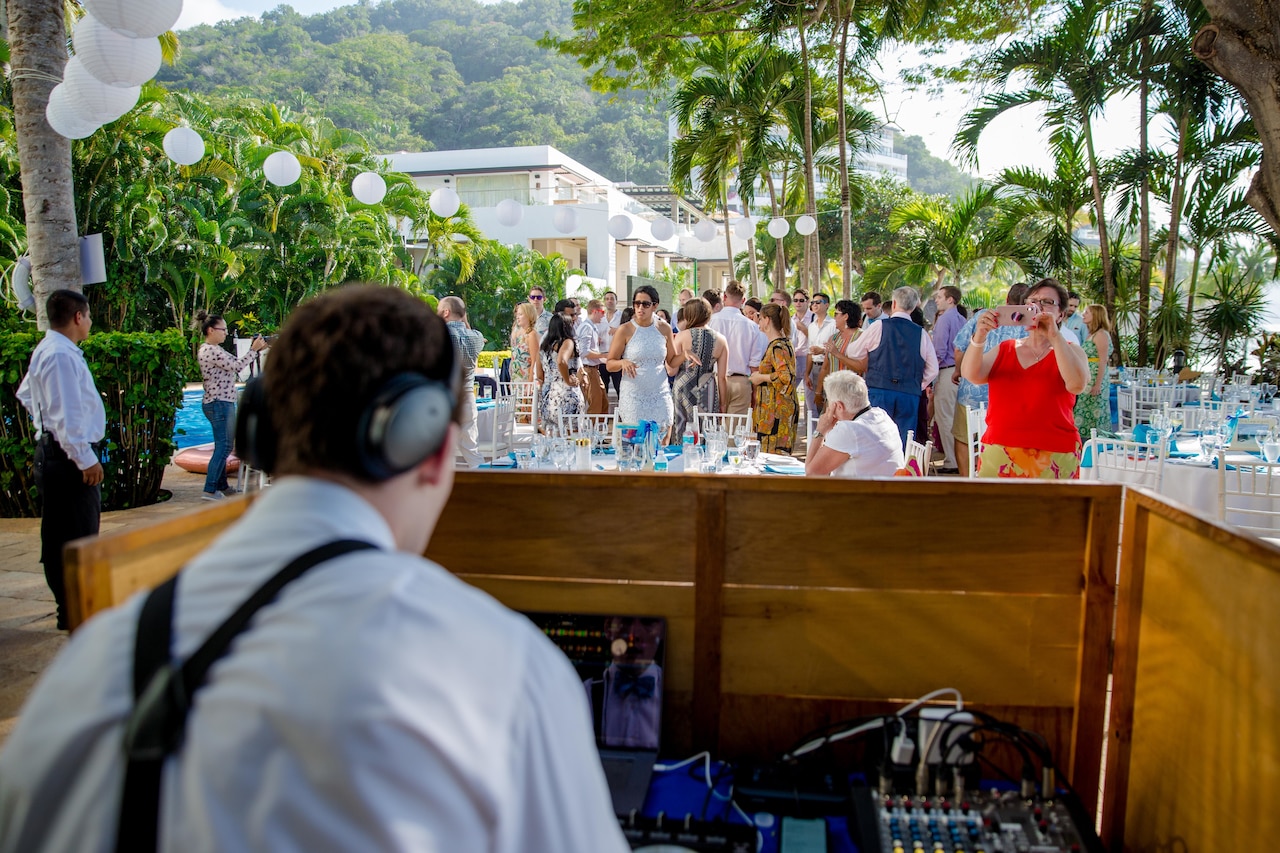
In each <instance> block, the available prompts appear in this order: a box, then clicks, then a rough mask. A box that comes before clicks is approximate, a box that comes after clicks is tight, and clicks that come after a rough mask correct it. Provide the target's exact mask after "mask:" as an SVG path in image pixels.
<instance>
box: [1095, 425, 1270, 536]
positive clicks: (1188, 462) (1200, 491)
mask: <svg viewBox="0 0 1280 853" xmlns="http://www.w3.org/2000/svg"><path fill="white" fill-rule="evenodd" d="M1178 449H1179V450H1181V451H1190V452H1195V451H1197V450H1198V442H1197V441H1196V440H1195V439H1182V440H1181V441H1180V442H1179V443H1178ZM1101 456H1102V458H1103V460H1105V459H1106V454H1101ZM1259 461H1261V460H1259V458H1258V457H1257V456H1254V455H1252V454H1249V453H1238V452H1228V453H1227V464H1228V465H1229V466H1241V465H1251V464H1253V463H1255V462H1259ZM1097 475H1098V479H1100V480H1103V481H1104V482H1112V483H1126V484H1128V485H1141V486H1146V487H1148V488H1150V486H1151V484H1150V483H1149V482H1144V479H1145V478H1144V477H1143V475H1142V473H1141V472H1135V471H1123V470H1117V469H1116V468H1112V467H1106V466H1100V467H1099V468H1098V469H1097ZM1232 477H1239V471H1233V470H1231V468H1230V467H1229V468H1228V469H1227V478H1228V479H1230V478H1232ZM1160 494H1161V495H1163V496H1164V497H1166V498H1168V499H1169V500H1171V501H1176V502H1178V503H1180V504H1183V505H1185V506H1188V507H1190V508H1191V509H1194V510H1198V511H1199V512H1201V513H1202V514H1204V515H1206V516H1208V517H1210V518H1217V517H1218V509H1219V506H1220V498H1221V495H1222V484H1221V480H1220V479H1219V476H1218V469H1217V468H1215V467H1213V466H1212V465H1210V464H1205V463H1204V462H1200V461H1197V460H1193V459H1169V460H1166V462H1165V465H1164V479H1163V482H1162V483H1161V486H1160ZM1232 502H1233V503H1234V504H1237V505H1239V506H1247V507H1251V508H1255V509H1266V508H1271V509H1274V508H1277V507H1280V495H1277V496H1275V497H1273V498H1270V499H1267V498H1242V497H1235V498H1232ZM1259 518H1261V517H1260V516H1254V515H1238V514H1236V513H1233V512H1230V511H1228V512H1227V518H1226V521H1227V523H1228V524H1249V525H1252V526H1259V525H1260V522H1259ZM1274 524H1275V529H1276V530H1278V531H1280V519H1277V520H1276V521H1275V522H1274Z"/></svg>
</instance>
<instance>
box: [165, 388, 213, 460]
mask: <svg viewBox="0 0 1280 853" xmlns="http://www.w3.org/2000/svg"><path fill="white" fill-rule="evenodd" d="M202 399H204V391H201V390H200V389H198V388H197V389H196V390H194V391H183V392H182V406H181V408H179V409H178V413H177V416H176V417H175V418H174V422H173V440H174V442H175V443H176V444H177V445H178V449H179V450H181V449H183V448H185V447H194V446H195V445H197V444H208V443H209V442H211V441H213V428H212V427H210V426H209V419H208V418H206V417H205V416H204V410H203V409H202V408H200V401H201V400H202Z"/></svg>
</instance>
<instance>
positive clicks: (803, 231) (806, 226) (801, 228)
mask: <svg viewBox="0 0 1280 853" xmlns="http://www.w3.org/2000/svg"><path fill="white" fill-rule="evenodd" d="M817 230H818V220H816V219H814V218H813V217H812V216H810V215H809V214H807V213H806V214H805V215H804V216H801V217H800V218H799V219H797V220H796V233H797V234H800V235H801V236H804V237H808V236H809V235H810V234H812V233H813V232H814V231H817Z"/></svg>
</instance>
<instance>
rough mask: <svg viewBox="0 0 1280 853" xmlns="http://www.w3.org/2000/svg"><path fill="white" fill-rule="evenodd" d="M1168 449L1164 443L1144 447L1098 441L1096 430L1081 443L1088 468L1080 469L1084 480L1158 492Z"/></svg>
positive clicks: (1142, 444) (1119, 440) (1137, 444)
mask: <svg viewBox="0 0 1280 853" xmlns="http://www.w3.org/2000/svg"><path fill="white" fill-rule="evenodd" d="M1167 457H1168V446H1167V445H1166V444H1164V443H1162V442H1161V443H1156V444H1144V443H1142V442H1140V441H1125V440H1123V439H1119V438H1100V437H1099V436H1098V431H1097V430H1096V429H1095V430H1092V431H1091V432H1090V438H1089V441H1088V442H1087V443H1086V444H1085V451H1084V458H1085V459H1088V460H1089V463H1090V464H1089V467H1088V468H1083V469H1082V470H1083V471H1084V472H1085V473H1084V475H1083V476H1084V477H1085V479H1089V480H1104V481H1107V482H1112V483H1124V484H1125V485H1130V486H1145V487H1147V488H1149V489H1152V490H1153V491H1157V492H1158V491H1160V487H1161V485H1162V484H1163V483H1164V463H1165V460H1166V459H1167Z"/></svg>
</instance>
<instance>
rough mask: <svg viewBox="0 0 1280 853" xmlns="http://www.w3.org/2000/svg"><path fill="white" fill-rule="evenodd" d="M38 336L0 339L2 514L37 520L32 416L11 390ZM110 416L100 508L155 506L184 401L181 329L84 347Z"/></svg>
mask: <svg viewBox="0 0 1280 853" xmlns="http://www.w3.org/2000/svg"><path fill="white" fill-rule="evenodd" d="M38 341H39V338H38V336H36V335H34V334H30V333H25V332H19V333H13V334H8V335H2V334H0V385H2V386H3V388H2V389H0V390H3V391H6V392H8V393H3V394H0V515H4V516H6V517H14V516H24V517H33V516H36V515H39V503H38V500H37V498H36V493H35V479H34V477H33V474H32V470H31V461H32V456H33V454H34V451H35V441H34V435H33V429H32V426H31V418H30V417H29V416H28V414H27V412H26V410H25V409H23V408H22V405H21V404H20V403H18V401H17V399H16V397H15V396H14V394H15V392H16V391H17V389H18V385H19V384H20V383H21V382H22V377H23V376H24V375H26V372H27V366H28V364H29V363H30V361H31V352H32V350H34V349H35V345H36V343H38ZM83 349H84V353H85V359H86V360H87V361H88V363H89V370H90V371H91V372H92V373H93V378H94V381H95V383H96V384H97V386H98V391H99V392H100V393H101V394H102V398H103V404H104V406H105V407H106V413H107V434H106V441H107V462H106V464H105V465H103V468H104V469H105V474H106V476H105V479H104V480H103V484H102V508H103V509H104V510H114V509H127V508H129V507H135V506H146V505H148V504H152V503H155V502H156V498H157V497H158V496H159V494H160V483H161V481H162V480H163V479H164V469H165V466H166V465H168V464H169V460H170V459H171V458H172V457H173V451H174V449H175V445H174V442H173V423H174V416H175V413H176V412H177V410H178V405H179V403H180V401H181V400H182V384H183V368H184V364H185V361H186V359H185V358H184V356H185V355H186V349H187V341H186V340H185V339H184V337H183V335H182V333H181V332H178V331H177V330H170V331H167V332H158V333H123V332H104V333H99V334H95V335H92V336H90V338H89V339H88V340H87V341H85V343H84V345H83Z"/></svg>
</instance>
